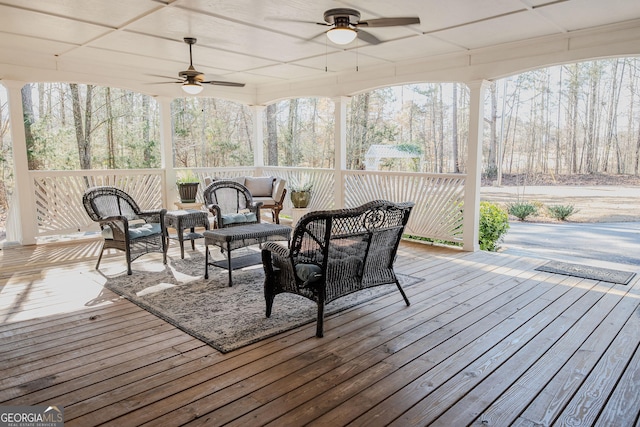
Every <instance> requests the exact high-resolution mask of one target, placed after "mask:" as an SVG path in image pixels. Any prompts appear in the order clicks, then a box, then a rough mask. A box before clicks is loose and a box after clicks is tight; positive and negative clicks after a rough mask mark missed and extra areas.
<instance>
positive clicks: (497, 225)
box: [479, 202, 509, 252]
mask: <svg viewBox="0 0 640 427" xmlns="http://www.w3.org/2000/svg"><path fill="white" fill-rule="evenodd" d="M508 230H509V216H508V215H507V212H506V211H505V210H504V209H502V208H501V207H500V206H498V205H496V204H494V203H489V202H480V230H479V243H480V249H481V250H483V251H491V252H496V251H497V250H498V249H500V246H499V245H498V244H499V243H500V242H502V239H503V238H504V235H505V234H506V233H507V231H508Z"/></svg>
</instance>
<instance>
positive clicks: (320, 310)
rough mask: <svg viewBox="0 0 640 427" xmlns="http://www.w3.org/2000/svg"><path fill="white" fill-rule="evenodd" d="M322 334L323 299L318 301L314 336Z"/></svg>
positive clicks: (319, 336) (321, 335) (320, 336)
mask: <svg viewBox="0 0 640 427" xmlns="http://www.w3.org/2000/svg"><path fill="white" fill-rule="evenodd" d="M323 336H324V299H323V300H320V301H318V320H317V321H316V337H318V338H322V337H323Z"/></svg>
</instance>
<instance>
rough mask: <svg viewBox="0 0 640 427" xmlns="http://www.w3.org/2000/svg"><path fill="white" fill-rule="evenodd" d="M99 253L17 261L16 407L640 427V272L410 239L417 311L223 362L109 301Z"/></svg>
mask: <svg viewBox="0 0 640 427" xmlns="http://www.w3.org/2000/svg"><path fill="white" fill-rule="evenodd" d="M98 247H99V244H98V243H97V242H95V241H86V242H83V243H71V244H69V243H67V244H47V245H40V246H34V247H19V248H12V249H5V250H2V251H0V319H1V321H0V361H1V362H0V405H3V406H4V405H36V404H43V405H48V404H56V405H62V406H64V412H65V425H66V426H93V425H117V426H129V425H149V426H173V425H183V424H187V425H190V426H195V425H200V426H218V425H234V426H244V427H247V426H254V425H273V426H301V425H318V426H325V425H326V426H341V425H350V426H378V425H393V426H425V425H439V426H464V425H485V426H487V425H489V426H507V425H517V426H539V425H571V426H577V425H599V426H634V425H638V414H639V413H640V397H639V396H640V393H639V392H640V369H639V367H640V352H639V351H638V344H639V343H640V332H639V331H640V309H639V305H640V298H639V295H640V292H639V291H640V280H639V279H638V277H639V276H636V278H634V280H633V281H632V283H631V284H630V285H627V286H622V285H612V284H610V283H606V282H597V281H593V280H585V279H579V278H575V277H568V276H561V275H554V274H549V273H542V272H538V271H535V270H534V268H535V267H536V266H538V265H540V264H542V263H543V262H544V261H542V260H540V259H531V258H529V259H528V258H518V257H513V256H509V255H505V254H495V253H487V252H477V253H464V252H460V251H456V250H451V249H443V248H434V247H431V246H426V245H420V244H414V243H406V242H403V243H402V245H401V254H400V257H399V259H398V262H397V270H398V271H399V272H402V273H406V274H411V275H415V276H420V277H424V279H425V280H424V281H423V282H421V283H419V284H417V285H413V286H411V287H408V288H407V289H406V291H407V294H408V296H409V298H410V299H411V302H412V304H411V306H410V307H406V306H405V305H404V304H403V303H402V301H401V299H400V300H399V299H398V298H399V296H398V295H397V294H391V295H387V296H384V297H381V298H379V299H377V300H375V301H374V302H373V303H370V304H366V305H363V306H361V307H356V308H354V309H350V310H348V311H345V312H342V313H340V314H338V315H335V316H332V317H329V318H328V319H327V321H326V324H325V337H324V338H322V339H317V338H315V337H314V328H315V326H314V325H308V326H305V327H302V328H299V329H297V330H294V331H291V332H288V333H284V334H281V335H278V336H276V337H273V338H270V339H267V340H264V341H262V342H259V343H256V344H253V345H251V346H249V347H245V348H242V349H240V350H236V351H234V352H231V353H228V354H221V353H219V352H218V351H216V350H214V349H213V348H211V347H209V346H207V345H205V344H203V343H202V342H200V341H198V340H196V339H194V338H192V337H191V336H189V335H187V334H185V333H184V332H182V331H180V330H178V329H176V328H174V327H172V326H171V325H169V324H168V323H166V322H164V321H162V320H160V319H159V318H157V317H155V316H154V315H152V314H149V313H148V312H146V311H144V310H142V309H140V308H138V307H137V306H135V305H134V304H132V303H130V302H128V301H126V300H123V299H120V298H118V297H117V296H116V295H115V294H113V293H111V292H110V291H108V290H105V289H102V287H101V286H100V285H99V284H98V283H97V282H96V280H94V279H95V277H94V275H96V274H98V273H96V272H95V271H94V270H93V266H94V263H95V259H96V255H97V251H98ZM145 259H146V260H147V261H150V262H154V259H153V256H148V257H147V258H141V259H140V260H138V261H136V262H145V261H144V260H145ZM104 262H105V266H107V267H109V268H111V267H114V268H121V269H122V270H124V262H123V258H122V256H116V257H108V258H107V259H106V260H105V261H104ZM158 262H159V258H158ZM134 265H135V263H134ZM629 268H630V267H629V266H624V269H627V270H629ZM134 274H135V272H134Z"/></svg>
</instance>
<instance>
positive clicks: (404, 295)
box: [396, 279, 411, 307]
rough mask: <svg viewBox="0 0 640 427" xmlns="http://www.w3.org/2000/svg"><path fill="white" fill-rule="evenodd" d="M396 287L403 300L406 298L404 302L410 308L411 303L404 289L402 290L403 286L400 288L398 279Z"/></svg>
mask: <svg viewBox="0 0 640 427" xmlns="http://www.w3.org/2000/svg"><path fill="white" fill-rule="evenodd" d="M396 286H397V287H398V290H399V291H400V293H401V294H402V298H404V302H405V303H406V304H407V307H408V306H410V305H411V303H410V302H409V298H407V294H405V293H404V289H402V286H400V282H398V279H396Z"/></svg>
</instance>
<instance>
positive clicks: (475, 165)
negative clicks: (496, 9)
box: [463, 80, 490, 252]
mask: <svg viewBox="0 0 640 427" xmlns="http://www.w3.org/2000/svg"><path fill="white" fill-rule="evenodd" d="M489 84H490V82H489V81H487V80H480V81H474V82H471V83H468V84H467V86H469V90H470V92H471V94H470V102H469V104H470V105H469V143H468V145H469V148H468V159H467V178H466V180H465V186H464V221H463V224H464V236H463V249H464V250H465V251H471V252H475V251H478V250H480V244H479V243H478V239H479V225H480V174H481V172H482V134H483V132H482V127H483V126H484V94H485V90H486V89H487V87H488V86H489Z"/></svg>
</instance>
